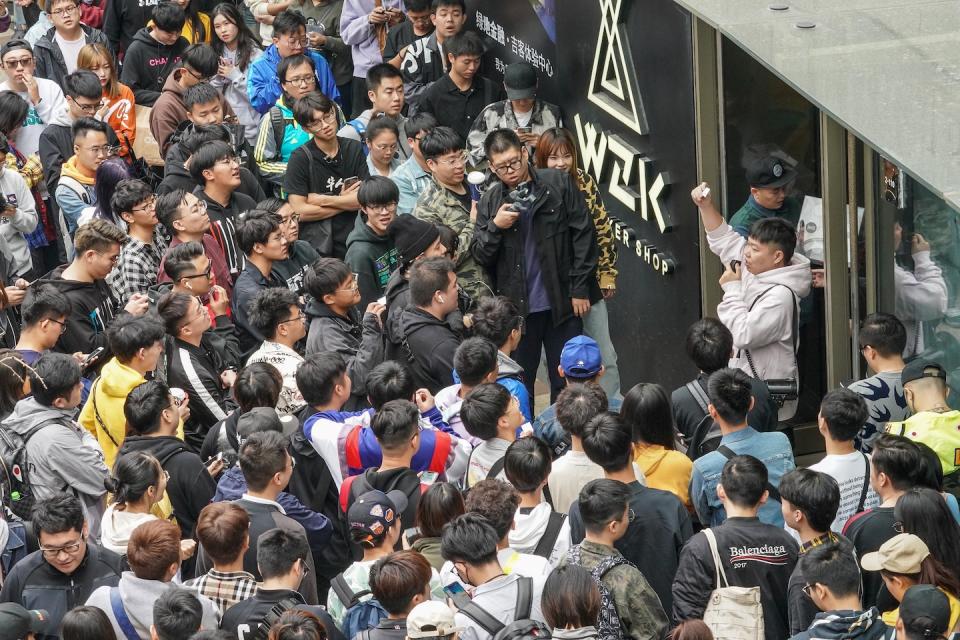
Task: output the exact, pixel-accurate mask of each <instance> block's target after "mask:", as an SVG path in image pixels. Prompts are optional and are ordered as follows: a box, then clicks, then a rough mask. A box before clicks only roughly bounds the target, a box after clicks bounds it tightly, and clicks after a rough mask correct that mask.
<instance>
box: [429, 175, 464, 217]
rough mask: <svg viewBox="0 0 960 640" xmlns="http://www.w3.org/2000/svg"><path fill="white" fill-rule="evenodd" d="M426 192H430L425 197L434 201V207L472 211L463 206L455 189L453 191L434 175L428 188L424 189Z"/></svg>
mask: <svg viewBox="0 0 960 640" xmlns="http://www.w3.org/2000/svg"><path fill="white" fill-rule="evenodd" d="M428 175H429V174H428ZM468 193H469V191H468ZM424 194H429V195H425V196H424V198H425V200H429V201H431V202H432V205H431V206H432V207H434V208H435V207H438V206H442V207H456V208H457V209H460V210H461V211H466V212H467V213H470V212H469V211H468V210H467V209H465V208H464V207H463V205H462V204H461V203H460V199H459V198H457V196H456V195H454V193H453V191H451V190H450V189H448V188H446V187H445V186H443V185H442V184H440V183H439V182H437V179H436V178H434V177H433V176H431V177H430V183H429V184H428V185H427V188H426V189H424Z"/></svg>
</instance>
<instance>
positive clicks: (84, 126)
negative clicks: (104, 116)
mask: <svg viewBox="0 0 960 640" xmlns="http://www.w3.org/2000/svg"><path fill="white" fill-rule="evenodd" d="M70 131H71V132H72V133H73V140H74V142H76V140H77V138H82V137H83V136H85V135H87V134H88V133H89V132H91V131H96V132H98V133H102V134H103V135H107V125H106V124H105V123H104V122H101V121H100V120H97V119H96V118H87V117H83V118H77V119H76V120H74V121H73V125H71V127H70Z"/></svg>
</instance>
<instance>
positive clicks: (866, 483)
mask: <svg viewBox="0 0 960 640" xmlns="http://www.w3.org/2000/svg"><path fill="white" fill-rule="evenodd" d="M860 455H861V456H863V487H862V488H861V489H860V502H858V503H857V510H856V511H854V513H860V512H861V511H863V505H864V504H866V502H867V490H868V489H869V488H870V459H869V458H867V454H865V453H864V452H863V451H861V452H860Z"/></svg>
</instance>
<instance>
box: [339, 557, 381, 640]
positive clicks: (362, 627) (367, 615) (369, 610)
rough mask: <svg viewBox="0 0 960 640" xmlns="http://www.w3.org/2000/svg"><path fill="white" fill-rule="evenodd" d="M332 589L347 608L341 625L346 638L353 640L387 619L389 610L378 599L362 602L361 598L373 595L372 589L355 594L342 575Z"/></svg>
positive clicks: (368, 599)
mask: <svg viewBox="0 0 960 640" xmlns="http://www.w3.org/2000/svg"><path fill="white" fill-rule="evenodd" d="M330 588H331V589H333V592H334V593H336V594H337V597H338V598H340V602H342V603H343V604H344V605H345V606H346V613H345V615H344V617H343V624H341V625H340V630H341V631H343V635H344V636H345V637H346V638H350V639H351V640H352V639H353V637H354V636H356V635H357V634H358V633H361V632H363V631H367V630H369V629H373V628H374V627H375V626H377V625H378V624H380V621H381V620H383V619H384V618H386V617H387V610H386V609H384V608H383V605H381V604H380V602H379V601H378V600H377V599H376V598H372V597H371V598H367V599H366V600H363V601H362V602H361V600H360V598H362V597H364V596H366V595H371V591H370V589H363V590H362V591H357V592H354V591H353V589H351V588H350V585H349V584H347V580H346V579H345V578H344V577H343V574H342V573H341V574H338V575H337V577H336V578H334V579H333V580H331V581H330Z"/></svg>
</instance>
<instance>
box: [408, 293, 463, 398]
mask: <svg viewBox="0 0 960 640" xmlns="http://www.w3.org/2000/svg"><path fill="white" fill-rule="evenodd" d="M400 333H401V336H402V337H403V338H404V339H405V341H406V345H409V350H410V356H411V358H412V359H411V362H410V369H411V372H412V373H413V378H414V380H415V381H416V385H417V387H418V388H419V387H426V388H427V389H429V390H430V393H436V392H438V391H440V390H441V389H443V388H444V387H447V386H450V385H451V384H453V356H454V354H455V353H456V351H457V347H459V346H460V337H459V336H458V335H457V334H455V333H454V332H453V330H452V329H451V328H450V325H448V324H447V323H446V322H445V321H443V320H440V319H437V318H435V317H434V316H432V315H431V314H429V313H427V312H426V311H424V310H423V309H419V308H411V309H407V310H406V311H404V312H403V314H402V315H401V316H400Z"/></svg>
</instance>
